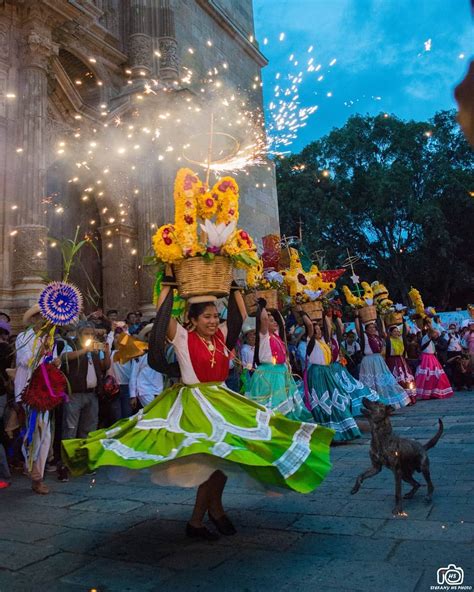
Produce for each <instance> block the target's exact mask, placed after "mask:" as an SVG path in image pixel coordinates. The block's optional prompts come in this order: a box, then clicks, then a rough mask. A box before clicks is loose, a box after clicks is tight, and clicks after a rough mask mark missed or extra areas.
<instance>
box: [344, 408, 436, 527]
mask: <svg viewBox="0 0 474 592" xmlns="http://www.w3.org/2000/svg"><path fill="white" fill-rule="evenodd" d="M362 403H363V405H364V408H363V409H362V414H363V415H364V416H365V417H367V419H368V420H369V423H370V429H371V433H372V440H371V442H370V453H369V455H370V460H371V461H372V466H371V468H370V469H367V471H364V472H363V473H361V474H360V475H359V476H358V477H357V479H356V482H355V484H354V487H353V488H352V490H351V494H354V493H357V492H358V491H359V489H360V486H361V484H362V482H363V481H365V479H368V478H369V477H373V476H374V475H377V474H378V473H380V471H381V470H382V468H383V467H384V466H385V467H387V468H388V469H390V470H392V471H393V474H394V476H395V508H394V509H393V513H394V514H396V515H397V514H398V515H402V514H403V510H402V480H403V481H406V482H407V483H409V484H410V485H411V486H412V489H411V490H410V491H409V492H408V493H407V494H406V495H405V496H404V498H405V499H411V498H412V497H413V496H414V495H415V493H416V491H417V490H418V488H419V487H420V486H421V484H420V483H418V481H415V479H413V473H414V472H415V471H416V472H417V473H420V472H421V473H423V477H424V478H425V481H426V483H427V485H428V494H427V496H426V497H425V500H426V501H427V502H431V499H432V495H433V491H434V487H433V483H432V482H431V477H430V461H429V458H428V455H427V454H426V451H427V450H429V449H430V448H433V446H435V445H436V443H437V442H438V440H439V439H440V438H441V434H442V433H443V422H442V421H441V419H438V422H439V429H438V432H437V433H436V435H435V436H434V437H433V438H431V440H430V441H429V442H427V443H426V444H424V445H423V444H420V443H419V442H416V440H409V439H408V438H400V437H399V436H397V435H396V434H394V433H393V430H392V424H391V422H390V415H392V413H393V412H394V410H395V409H394V408H393V407H392V406H391V405H383V404H382V403H376V402H374V401H369V399H365V398H364V399H363V400H362Z"/></svg>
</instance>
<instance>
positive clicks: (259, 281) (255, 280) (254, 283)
mask: <svg viewBox="0 0 474 592" xmlns="http://www.w3.org/2000/svg"><path fill="white" fill-rule="evenodd" d="M265 283H267V284H268V286H270V282H268V281H267V280H266V279H265V278H264V277H263V261H262V259H261V258H260V257H259V258H258V263H257V265H254V266H253V267H251V268H250V269H249V270H248V271H247V286H248V287H249V288H260V287H261V286H263V285H264V284H265ZM265 287H266V286H265Z"/></svg>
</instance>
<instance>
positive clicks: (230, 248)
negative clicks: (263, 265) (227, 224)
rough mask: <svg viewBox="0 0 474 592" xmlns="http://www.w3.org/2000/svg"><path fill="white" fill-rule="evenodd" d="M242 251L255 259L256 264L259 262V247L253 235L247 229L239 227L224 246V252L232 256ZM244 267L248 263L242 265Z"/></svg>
mask: <svg viewBox="0 0 474 592" xmlns="http://www.w3.org/2000/svg"><path fill="white" fill-rule="evenodd" d="M242 253H246V254H247V255H248V256H250V257H251V258H252V259H253V260H254V264H256V263H257V262H258V255H257V247H256V246H255V243H254V242H253V240H252V237H251V236H250V235H249V234H247V232H245V230H242V229H241V228H237V229H236V230H234V232H233V233H232V234H231V235H230V237H229V239H228V240H227V242H226V243H225V245H224V246H223V247H222V254H223V255H228V256H229V257H232V256H234V255H240V254H242ZM242 267H246V265H242Z"/></svg>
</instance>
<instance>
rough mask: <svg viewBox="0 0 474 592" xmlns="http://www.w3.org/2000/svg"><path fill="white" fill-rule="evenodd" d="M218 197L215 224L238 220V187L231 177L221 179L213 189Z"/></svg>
mask: <svg viewBox="0 0 474 592" xmlns="http://www.w3.org/2000/svg"><path fill="white" fill-rule="evenodd" d="M213 193H215V194H216V195H217V196H218V197H217V199H218V201H219V207H218V212H217V220H216V221H217V224H221V223H222V222H225V223H228V222H233V221H235V222H237V220H238V219H239V187H238V185H237V183H236V182H235V179H233V178H232V177H222V179H220V180H219V181H218V182H217V183H216V184H215V185H214V187H213Z"/></svg>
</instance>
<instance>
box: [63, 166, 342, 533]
mask: <svg viewBox="0 0 474 592" xmlns="http://www.w3.org/2000/svg"><path fill="white" fill-rule="evenodd" d="M189 175H190V174H189ZM189 175H185V180H186V183H187V187H189V183H191V182H194V181H192V179H191V180H190V179H189V178H188V176H189ZM178 176H180V177H182V176H183V175H182V174H181V175H180V174H178ZM232 181H233V180H232ZM235 186H236V184H235V181H233V183H231V182H230V181H229V182H227V181H226V185H225V187H223V181H222V180H221V182H220V185H219V187H221V192H223V191H224V190H225V191H229V190H231V189H229V188H232V187H234V188H235ZM187 191H189V192H191V189H187ZM216 195H217V192H216ZM187 199H189V201H190V202H191V201H192V199H193V195H192V193H188V194H187ZM209 199H211V198H209ZM221 206H222V207H224V208H226V209H227V211H228V214H229V216H231V214H230V212H231V211H232V212H235V210H236V208H237V200H236V198H234V197H232V196H225V197H224V198H222V201H221ZM186 208H187V209H188V210H191V209H192V204H191V205H189V206H186ZM185 215H186V216H187V215H190V216H191V214H188V213H186V214H185ZM232 215H233V214H232ZM222 230H225V229H222ZM239 236H240V238H239V239H236V242H235V243H234V247H233V248H234V249H235V250H234V253H236V254H237V255H238V254H239V253H241V254H242V253H244V252H243V251H239V249H240V248H241V247H240V246H239V245H238V244H237V241H238V240H240V239H242V240H243V241H244V242H247V240H246V238H245V237H243V236H242V235H241V234H240V235H239ZM195 238H196V237H194V238H193V240H194V239H195ZM208 238H209V235H208ZM229 240H230V241H231V242H232V240H233V239H232V238H227V240H226V241H224V244H223V245H221V246H220V248H219V249H218V251H217V253H216V255H218V256H221V257H222V258H223V259H225V258H226V256H225V254H224V253H225V251H226V246H229V245H228V242H227V241H229ZM196 241H197V239H196ZM178 244H179V246H180V248H181V249H183V243H182V239H179V243H178ZM189 244H190V243H186V244H185V245H184V248H185V249H188V248H189ZM193 244H194V243H193ZM195 244H196V245H197V247H198V250H200V251H201V252H209V251H208V249H209V246H210V245H209V242H207V244H202V243H200V242H199V241H197V242H196V243H195ZM231 246H232V245H231ZM161 252H162V251H160V253H161ZM178 255H179V256H180V257H183V251H182V250H181V251H180V252H179V253H178ZM227 257H229V258H230V255H227ZM248 257H249V258H250V255H248ZM190 258H191V259H193V257H192V256H191V257H190ZM197 258H200V259H204V257H202V256H201V257H197ZM184 259H185V256H184ZM185 260H186V259H185ZM171 263H174V262H173V261H171ZM201 263H203V261H201ZM214 264H215V262H214V261H213V260H212V259H209V260H208V261H207V263H206V265H209V266H210V268H211V269H210V272H211V273H212V269H213V266H214ZM175 269H176V264H175ZM203 269H204V267H203ZM181 271H182V270H181ZM214 275H215V274H214ZM176 279H177V284H178V290H179V292H180V294H181V295H183V294H184V291H183V284H182V283H181V280H180V279H179V277H177V278H176ZM182 279H183V278H182ZM187 279H189V278H187ZM221 279H222V282H221V286H217V292H218V294H219V295H221V294H222V292H226V291H227V293H228V292H229V286H228V287H227V288H226V287H225V285H224V284H225V281H224V280H225V278H221ZM204 280H205V281H201V283H200V284H199V281H198V278H194V279H193V285H192V286H190V285H189V282H187V284H186V286H187V287H188V288H190V287H192V288H193V289H194V290H195V291H196V292H198V291H199V289H201V295H198V294H197V293H196V294H195V295H193V296H192V297H191V298H190V299H189V300H188V304H189V305H190V306H189V310H188V318H189V321H190V325H189V328H185V327H184V326H183V325H182V324H180V323H179V322H178V321H177V319H175V318H173V317H172V314H171V313H172V309H173V290H172V288H174V286H175V283H174V277H172V276H170V275H169V273H168V274H167V276H166V277H165V278H164V281H163V284H162V289H161V292H160V295H159V299H158V303H157V315H156V318H155V321H154V324H153V329H152V332H151V335H150V342H149V354H148V357H149V363H150V366H151V367H152V368H154V369H155V370H157V371H159V372H162V373H165V374H168V375H174V376H178V375H180V376H181V382H180V383H178V384H175V385H173V386H171V387H170V388H168V389H166V390H164V391H163V392H162V393H161V394H160V395H159V396H158V397H157V398H156V399H155V400H154V401H153V402H152V403H150V404H149V405H148V406H147V407H145V408H144V409H142V410H140V411H139V412H138V413H137V414H136V415H134V416H132V417H130V418H127V419H123V420H121V421H119V422H118V423H116V424H115V426H112V427H111V428H109V429H108V430H99V431H97V432H95V433H93V434H91V435H90V436H89V438H88V439H87V440H72V441H71V440H70V441H67V442H65V443H64V455H65V459H66V462H67V463H68V465H69V467H70V469H71V470H72V473H73V475H80V474H83V473H84V472H86V471H88V470H95V469H97V468H99V467H102V466H106V465H111V466H116V467H124V468H127V469H145V468H147V469H150V470H151V475H152V479H153V481H154V482H156V483H158V484H162V485H178V486H182V487H194V486H197V487H198V491H197V496H196V502H195V506H194V509H193V512H192V515H191V518H190V521H189V522H188V524H187V526H186V533H187V535H188V536H190V537H198V538H203V539H207V540H215V539H217V538H218V535H217V534H216V533H215V532H212V531H210V530H208V529H207V527H206V526H205V525H204V522H203V521H204V517H205V514H206V513H207V514H208V515H209V517H210V519H211V521H212V522H213V523H214V525H215V526H216V528H217V530H218V531H219V533H221V534H223V535H232V534H234V533H235V532H236V531H235V527H234V525H233V524H232V522H231V521H230V519H229V518H228V517H227V515H226V513H225V510H224V508H223V505H222V493H223V490H224V487H225V484H226V481H227V475H228V474H229V473H231V472H237V473H239V474H244V475H245V476H246V477H247V478H250V480H251V481H255V480H256V481H258V482H260V483H263V484H264V485H266V486H268V487H271V488H284V489H290V490H294V491H298V492H301V493H306V492H310V491H312V490H314V489H315V488H316V487H317V486H318V485H319V484H320V483H321V481H322V480H323V479H324V477H325V475H326V474H327V472H328V471H329V468H330V461H329V445H330V442H331V439H332V435H333V433H332V431H331V430H327V429H325V428H323V427H321V426H316V425H310V424H305V423H298V422H295V421H291V420H289V419H287V418H285V417H283V416H282V415H280V414H278V413H273V412H272V411H271V410H269V409H266V408H265V407H263V406H261V405H258V404H257V403H254V402H252V401H249V400H248V399H246V398H245V397H243V396H241V395H239V394H237V393H234V392H233V391H231V390H230V389H229V388H227V387H226V386H225V384H224V382H225V380H226V378H227V375H228V372H229V352H230V351H231V350H232V349H233V348H234V346H235V343H236V341H237V338H238V336H239V334H240V330H241V328H242V322H243V320H244V318H245V316H246V312H245V307H244V303H243V299H242V297H241V295H240V293H239V292H238V291H237V290H236V289H235V286H234V287H233V288H232V289H231V290H230V296H229V303H228V314H227V323H224V324H219V315H218V312H217V307H216V302H215V301H216V297H215V295H212V294H210V293H209V289H208V283H207V279H206V278H204ZM229 283H230V282H229ZM167 341H168V342H171V343H172V344H173V347H174V350H175V353H176V357H177V360H178V361H177V364H169V363H168V362H167V360H166V355H165V349H166V344H167Z"/></svg>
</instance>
